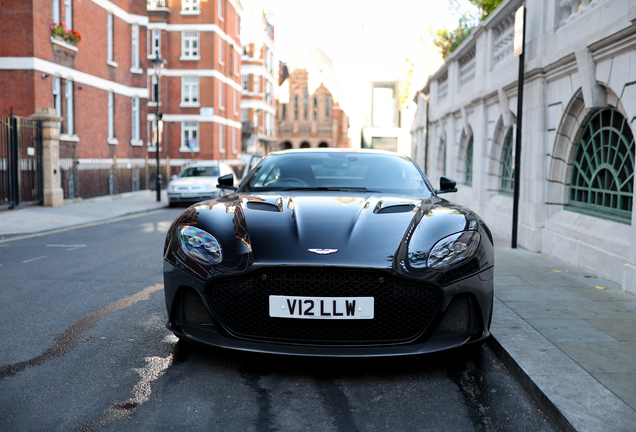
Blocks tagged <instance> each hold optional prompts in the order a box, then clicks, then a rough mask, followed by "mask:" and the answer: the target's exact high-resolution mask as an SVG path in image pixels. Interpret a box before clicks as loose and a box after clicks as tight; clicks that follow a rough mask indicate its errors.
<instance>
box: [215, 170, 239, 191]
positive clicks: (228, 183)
mask: <svg viewBox="0 0 636 432" xmlns="http://www.w3.org/2000/svg"><path fill="white" fill-rule="evenodd" d="M216 187H217V188H218V189H228V190H231V191H235V190H236V188H235V187H234V174H226V175H224V176H221V177H219V181H218V184H217V185H216Z"/></svg>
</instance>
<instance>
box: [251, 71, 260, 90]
mask: <svg viewBox="0 0 636 432" xmlns="http://www.w3.org/2000/svg"><path fill="white" fill-rule="evenodd" d="M253 76H254V86H253V87H252V93H257V94H258V93H260V92H261V77H260V75H253Z"/></svg>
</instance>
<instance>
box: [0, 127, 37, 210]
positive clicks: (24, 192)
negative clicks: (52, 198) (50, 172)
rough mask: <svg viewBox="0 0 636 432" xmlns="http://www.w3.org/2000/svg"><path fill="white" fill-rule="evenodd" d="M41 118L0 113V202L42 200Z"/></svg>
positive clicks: (7, 203) (10, 204)
mask: <svg viewBox="0 0 636 432" xmlns="http://www.w3.org/2000/svg"><path fill="white" fill-rule="evenodd" d="M43 189H44V186H43V177H42V122H41V121H39V120H29V119H26V118H21V117H0V206H1V207H7V206H8V207H10V208H12V207H15V206H17V205H20V204H29V203H41V202H42V197H43Z"/></svg>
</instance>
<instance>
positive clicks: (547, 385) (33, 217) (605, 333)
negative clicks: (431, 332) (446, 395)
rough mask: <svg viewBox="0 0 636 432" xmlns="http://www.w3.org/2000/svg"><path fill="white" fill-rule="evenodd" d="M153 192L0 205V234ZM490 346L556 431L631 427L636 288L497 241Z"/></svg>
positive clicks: (146, 201)
mask: <svg viewBox="0 0 636 432" xmlns="http://www.w3.org/2000/svg"><path fill="white" fill-rule="evenodd" d="M167 202H168V201H167V198H166V196H165V192H164V194H163V195H162V199H161V202H159V203H157V202H156V195H155V193H154V192H150V191H140V192H133V193H129V194H122V195H116V196H111V197H100V198H94V199H88V200H82V201H77V202H74V203H66V205H64V206H63V207H58V208H51V207H41V206H33V207H25V208H22V209H18V210H6V211H0V242H2V241H3V237H4V239H5V241H6V238H7V236H9V237H11V236H15V235H28V234H34V233H38V232H46V231H51V230H56V229H62V228H68V227H72V226H78V225H86V224H91V223H97V222H100V221H105V220H110V219H114V218H118V217H122V216H126V215H130V214H134V213H142V212H147V211H152V210H158V209H163V208H165V207H166V206H167ZM495 255H496V263H495V308H494V316H493V323H492V329H491V330H492V334H493V337H494V338H492V339H491V342H490V346H491V347H492V349H493V350H494V351H495V352H496V353H497V355H498V356H499V358H500V359H501V360H502V361H503V362H504V364H505V365H506V366H507V367H508V369H509V370H510V371H511V372H512V373H513V374H514V375H515V376H516V378H517V379H518V380H519V381H520V382H521V384H522V385H523V386H524V387H525V388H526V390H527V391H528V392H529V393H531V394H532V395H533V396H534V397H535V399H537V400H538V401H539V403H540V405H541V408H542V409H543V410H544V412H545V413H546V414H547V415H548V416H549V417H550V418H551V419H552V420H554V421H555V423H556V424H557V426H558V427H559V428H560V429H561V430H576V431H581V432H583V431H585V432H587V431H590V432H592V431H612V432H618V431H634V430H636V411H635V410H636V296H633V295H631V294H628V293H626V292H624V291H622V290H621V288H620V286H619V285H617V284H615V283H612V282H609V281H607V280H604V279H600V278H596V277H595V276H594V275H591V274H588V273H586V272H584V271H583V270H581V269H578V268H576V267H572V266H569V265H567V264H565V263H563V262H562V261H559V260H557V259H555V258H551V257H548V256H545V255H542V254H536V253H532V252H528V251H526V250H523V249H510V242H509V241H507V240H499V239H497V240H496V249H495Z"/></svg>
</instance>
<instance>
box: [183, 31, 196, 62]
mask: <svg viewBox="0 0 636 432" xmlns="http://www.w3.org/2000/svg"><path fill="white" fill-rule="evenodd" d="M194 45H196V46H194ZM199 48H200V47H199V32H198V31H189V30H184V31H182V32H181V57H180V58H179V60H201V56H200V55H199Z"/></svg>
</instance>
